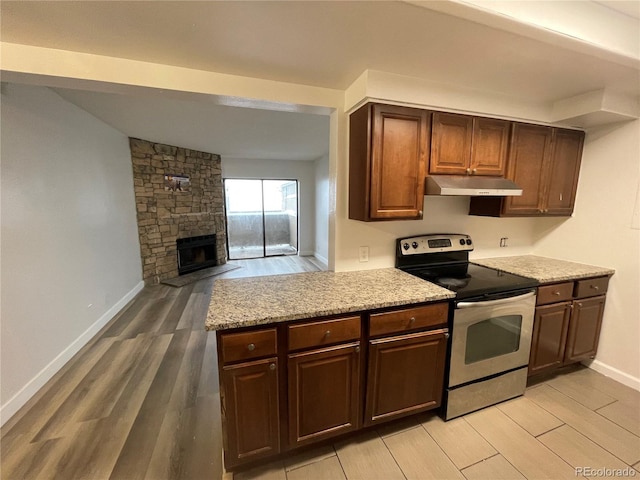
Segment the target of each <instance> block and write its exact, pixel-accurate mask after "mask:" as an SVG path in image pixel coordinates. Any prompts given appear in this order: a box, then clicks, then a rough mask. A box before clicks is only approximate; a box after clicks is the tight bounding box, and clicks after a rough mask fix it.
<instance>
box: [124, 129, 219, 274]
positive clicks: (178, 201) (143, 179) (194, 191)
mask: <svg viewBox="0 0 640 480" xmlns="http://www.w3.org/2000/svg"><path fill="white" fill-rule="evenodd" d="M129 145H130V147H131V161H132V163H133V184H134V188H135V197H136V212H137V217H138V233H139V236H140V254H141V257H142V276H143V278H144V281H145V283H146V284H154V283H159V282H160V281H162V280H165V279H168V278H173V277H177V276H178V252H177V248H176V240H177V239H178V238H186V237H194V236H198V235H210V234H212V233H215V234H216V242H217V243H216V246H217V259H216V260H217V262H218V264H219V265H220V264H223V263H226V261H227V254H226V243H227V240H226V229H225V217H224V203H223V192H222V172H221V169H220V155H216V154H213V153H206V152H198V151H195V150H189V149H186V148H181V147H174V146H171V145H164V144H161V143H152V142H148V141H146V140H140V139H137V138H130V139H129ZM165 175H185V176H188V177H189V179H190V181H191V188H190V189H189V191H186V192H180V191H177V192H176V191H171V190H165V187H164V176H165Z"/></svg>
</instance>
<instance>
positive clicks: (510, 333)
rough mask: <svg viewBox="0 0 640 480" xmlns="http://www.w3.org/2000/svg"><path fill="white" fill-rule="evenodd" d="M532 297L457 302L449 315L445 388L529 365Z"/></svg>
mask: <svg viewBox="0 0 640 480" xmlns="http://www.w3.org/2000/svg"><path fill="white" fill-rule="evenodd" d="M535 303H536V294H535V292H529V293H526V294H524V295H517V296H515V297H508V298H501V299H499V300H486V301H485V300H483V301H477V302H476V301H468V302H459V303H458V304H457V305H456V310H455V311H454V316H453V329H452V340H451V366H450V370H449V387H455V386H456V385H461V384H463V383H467V382H471V381H473V380H478V379H481V378H484V377H489V376H491V375H495V374H498V373H502V372H506V371H508V370H511V369H514V368H518V367H522V366H525V365H527V364H528V363H529V351H530V349H531V331H532V329H533V317H534V313H535Z"/></svg>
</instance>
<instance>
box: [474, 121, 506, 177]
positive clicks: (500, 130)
mask: <svg viewBox="0 0 640 480" xmlns="http://www.w3.org/2000/svg"><path fill="white" fill-rule="evenodd" d="M510 129H511V122H507V121H505V120H494V119H491V118H479V117H476V118H474V119H473V141H472V143H471V173H472V174H473V175H493V176H498V177H501V176H503V175H504V173H505V166H506V164H507V152H508V149H509V132H510Z"/></svg>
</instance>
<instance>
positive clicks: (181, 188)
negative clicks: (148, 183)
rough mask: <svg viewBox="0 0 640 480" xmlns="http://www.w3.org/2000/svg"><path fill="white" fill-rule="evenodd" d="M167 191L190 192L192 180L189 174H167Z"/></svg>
mask: <svg viewBox="0 0 640 480" xmlns="http://www.w3.org/2000/svg"><path fill="white" fill-rule="evenodd" d="M164 189H165V191H172V192H188V191H189V190H190V189H191V182H190V181H189V176H188V175H165V176H164Z"/></svg>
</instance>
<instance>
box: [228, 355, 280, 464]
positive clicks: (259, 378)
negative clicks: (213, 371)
mask: <svg viewBox="0 0 640 480" xmlns="http://www.w3.org/2000/svg"><path fill="white" fill-rule="evenodd" d="M277 367H278V364H277V359H276V358H268V359H264V360H258V361H255V362H248V363H241V364H238V365H230V366H225V367H223V368H222V385H223V389H224V390H223V414H224V425H225V429H226V441H227V445H226V446H225V464H226V465H227V466H234V465H237V464H239V463H242V462H246V461H248V460H252V459H254V458H255V459H257V458H261V457H267V456H270V455H273V454H276V453H279V451H280V440H279V439H280V429H279V425H280V423H279V419H278V368H277Z"/></svg>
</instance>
